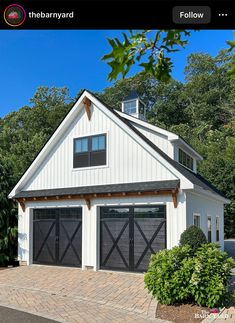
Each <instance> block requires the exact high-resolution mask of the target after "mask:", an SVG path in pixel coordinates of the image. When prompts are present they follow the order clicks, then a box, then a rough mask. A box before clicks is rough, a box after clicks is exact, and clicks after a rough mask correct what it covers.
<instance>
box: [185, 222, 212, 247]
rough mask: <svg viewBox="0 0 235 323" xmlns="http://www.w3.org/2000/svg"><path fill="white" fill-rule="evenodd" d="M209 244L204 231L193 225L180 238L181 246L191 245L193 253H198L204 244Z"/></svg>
mask: <svg viewBox="0 0 235 323" xmlns="http://www.w3.org/2000/svg"><path fill="white" fill-rule="evenodd" d="M204 243H207V239H206V236H205V234H204V233H203V231H202V230H201V229H200V228H198V227H196V226H195V225H191V226H190V227H188V228H187V229H186V230H185V231H184V232H183V233H182V234H181V236H180V245H181V246H185V245H189V246H190V247H191V248H192V249H193V251H196V250H197V249H198V248H199V247H200V246H201V245H202V244H204Z"/></svg>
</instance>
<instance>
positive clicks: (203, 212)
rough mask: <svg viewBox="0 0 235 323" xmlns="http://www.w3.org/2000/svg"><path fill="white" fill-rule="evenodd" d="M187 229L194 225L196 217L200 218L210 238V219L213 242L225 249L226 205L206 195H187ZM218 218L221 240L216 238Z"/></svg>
mask: <svg viewBox="0 0 235 323" xmlns="http://www.w3.org/2000/svg"><path fill="white" fill-rule="evenodd" d="M186 194H187V195H186V199H187V227H188V226H190V225H192V224H193V217H194V215H198V216H199V217H200V227H201V229H202V230H203V232H204V233H205V235H206V237H207V238H208V217H209V218H210V219H211V241H212V242H218V243H219V244H220V246H221V248H222V250H223V249H224V204H223V202H221V201H217V200H215V199H212V198H210V197H207V196H206V195H204V196H202V195H201V194H198V193H194V192H187V193H186ZM216 218H217V219H218V226H219V240H218V241H217V237H216Z"/></svg>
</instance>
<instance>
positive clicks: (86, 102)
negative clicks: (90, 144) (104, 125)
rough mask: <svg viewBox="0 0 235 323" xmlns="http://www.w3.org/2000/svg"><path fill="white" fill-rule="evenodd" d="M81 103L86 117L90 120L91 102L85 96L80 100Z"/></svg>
mask: <svg viewBox="0 0 235 323" xmlns="http://www.w3.org/2000/svg"><path fill="white" fill-rule="evenodd" d="M82 103H83V105H84V108H85V110H86V114H87V117H88V120H91V100H89V99H88V98H87V97H86V96H85V97H84V99H83V100H82Z"/></svg>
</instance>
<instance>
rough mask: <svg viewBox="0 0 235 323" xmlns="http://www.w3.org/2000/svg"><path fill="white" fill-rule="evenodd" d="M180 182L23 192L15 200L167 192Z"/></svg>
mask: <svg viewBox="0 0 235 323" xmlns="http://www.w3.org/2000/svg"><path fill="white" fill-rule="evenodd" d="M179 183H180V181H179V180H166V181H154V182H137V183H122V184H108V185H93V186H80V187H67V188H58V189H47V190H35V191H21V192H19V193H18V194H16V195H15V196H14V198H16V199H19V198H31V197H44V196H47V197H50V196H66V195H71V196H73V195H79V194H84V195H86V194H102V193H103V194H104V193H122V192H147V191H158V192H161V191H165V190H174V189H176V188H177V187H178V186H179Z"/></svg>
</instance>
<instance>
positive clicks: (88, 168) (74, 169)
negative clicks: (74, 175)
mask: <svg viewBox="0 0 235 323" xmlns="http://www.w3.org/2000/svg"><path fill="white" fill-rule="evenodd" d="M103 134H105V135H106V164H105V165H98V166H85V167H77V168H76V167H75V168H74V167H73V159H72V172H79V171H84V170H94V169H99V168H108V167H109V131H106V132H93V133H89V134H84V135H83V134H82V135H79V136H77V137H74V138H73V140H72V145H73V141H74V139H80V138H84V137H92V136H98V135H103ZM72 147H73V146H72ZM72 151H73V148H72Z"/></svg>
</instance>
